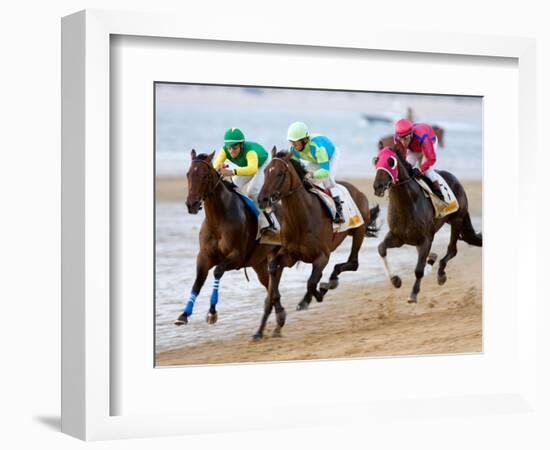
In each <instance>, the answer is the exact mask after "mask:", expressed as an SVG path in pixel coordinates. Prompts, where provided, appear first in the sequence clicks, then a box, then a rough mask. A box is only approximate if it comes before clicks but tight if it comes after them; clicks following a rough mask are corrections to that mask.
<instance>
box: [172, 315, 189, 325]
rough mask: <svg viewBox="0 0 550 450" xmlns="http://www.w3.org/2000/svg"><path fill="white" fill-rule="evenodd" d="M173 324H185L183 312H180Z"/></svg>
mask: <svg viewBox="0 0 550 450" xmlns="http://www.w3.org/2000/svg"><path fill="white" fill-rule="evenodd" d="M174 325H177V326H178V327H179V326H180V325H187V315H186V314H185V313H183V314H181V315H180V316H179V317H178V318H177V319H176V321H175V322H174Z"/></svg>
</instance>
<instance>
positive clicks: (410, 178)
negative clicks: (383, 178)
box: [376, 150, 412, 189]
mask: <svg viewBox="0 0 550 450" xmlns="http://www.w3.org/2000/svg"><path fill="white" fill-rule="evenodd" d="M392 151H393V154H394V155H395V158H396V160H398V161H401V162H403V160H402V159H401V155H400V154H399V153H398V152H396V151H394V150H392ZM397 164H399V162H397ZM376 170H384V171H385V172H387V173H388V174H390V177H391V179H392V183H390V184H389V186H388V189H391V188H392V187H395V186H401V185H403V184H406V183H408V182H410V181H411V180H412V177H409V178H406V179H405V180H402V181H399V178H398V181H397V182H393V175H391V173H390V172H389V171H388V170H387V169H385V168H384V167H379V168H377V169H376ZM398 174H399V171H398Z"/></svg>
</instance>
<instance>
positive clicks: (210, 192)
mask: <svg viewBox="0 0 550 450" xmlns="http://www.w3.org/2000/svg"><path fill="white" fill-rule="evenodd" d="M193 162H194V163H195V162H200V163H202V164H205V165H206V167H208V169H213V170H214V168H213V167H212V166H211V165H210V163H207V162H206V161H203V160H202V159H195V160H194V161H193ZM211 173H212V171H210V170H209V173H208V176H210V175H211ZM214 173H215V174H216V175H217V176H218V180H217V181H216V184H214V187H212V189H209V190H208V192H205V193H204V195H203V196H202V197H201V202H203V201H204V200H206V198H207V197H208V196H209V195H210V194H212V192H214V191H215V190H216V188H217V187H218V184H220V183H221V181H222V178H223V177H222V176H221V175H220V174H219V173H218V172H217V171H216V170H214Z"/></svg>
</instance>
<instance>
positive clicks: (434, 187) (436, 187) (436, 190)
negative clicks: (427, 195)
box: [432, 180, 445, 202]
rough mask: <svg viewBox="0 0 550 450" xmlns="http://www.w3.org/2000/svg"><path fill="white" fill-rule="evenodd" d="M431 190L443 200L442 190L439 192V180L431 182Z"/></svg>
mask: <svg viewBox="0 0 550 450" xmlns="http://www.w3.org/2000/svg"><path fill="white" fill-rule="evenodd" d="M432 191H433V193H434V194H435V195H437V196H438V197H439V199H440V200H441V201H442V202H444V201H445V197H444V196H443V192H441V186H440V184H439V181H437V180H435V181H433V182H432Z"/></svg>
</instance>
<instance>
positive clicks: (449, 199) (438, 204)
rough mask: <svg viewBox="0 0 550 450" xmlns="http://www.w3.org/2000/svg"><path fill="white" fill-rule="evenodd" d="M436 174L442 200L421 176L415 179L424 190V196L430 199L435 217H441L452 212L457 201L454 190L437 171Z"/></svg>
mask: <svg viewBox="0 0 550 450" xmlns="http://www.w3.org/2000/svg"><path fill="white" fill-rule="evenodd" d="M436 174H437V179H438V181H439V186H440V188H441V192H442V194H443V197H444V198H445V201H444V202H443V201H441V199H440V198H439V197H438V196H437V195H435V194H434V193H433V191H432V189H431V187H430V186H429V185H428V183H426V181H424V180H423V179H421V178H417V179H415V180H416V182H417V183H418V184H419V185H420V187H421V188H422V189H423V190H424V194H425V195H426V197H428V198H429V199H430V200H431V201H432V204H433V206H434V211H435V218H436V219H441V218H442V217H445V216H448V215H449V214H452V213H454V212H455V211H457V210H458V201H457V199H456V196H455V194H454V192H453V191H452V190H451V188H450V187H449V185H448V184H447V182H446V181H445V178H443V177H442V176H441V175H440V174H438V173H437V172H436Z"/></svg>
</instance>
